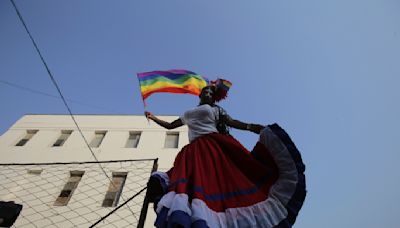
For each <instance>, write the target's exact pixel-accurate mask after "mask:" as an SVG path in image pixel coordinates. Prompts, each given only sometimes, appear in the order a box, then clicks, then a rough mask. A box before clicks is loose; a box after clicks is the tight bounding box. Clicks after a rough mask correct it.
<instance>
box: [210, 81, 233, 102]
mask: <svg viewBox="0 0 400 228" xmlns="http://www.w3.org/2000/svg"><path fill="white" fill-rule="evenodd" d="M209 85H211V86H215V88H216V90H215V94H214V99H215V101H217V102H218V101H220V100H222V99H225V98H226V97H227V95H228V90H229V89H230V88H231V86H232V83H231V82H230V81H228V80H225V79H221V78H218V79H217V80H215V81H210V83H209Z"/></svg>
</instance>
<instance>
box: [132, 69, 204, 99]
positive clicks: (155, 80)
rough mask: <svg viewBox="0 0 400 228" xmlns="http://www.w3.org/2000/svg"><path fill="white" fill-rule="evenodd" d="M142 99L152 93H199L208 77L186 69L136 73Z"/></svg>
mask: <svg viewBox="0 0 400 228" xmlns="http://www.w3.org/2000/svg"><path fill="white" fill-rule="evenodd" d="M137 76H138V79H139V84H140V90H141V92H142V97H143V101H144V100H145V99H146V98H148V97H149V96H150V95H151V94H153V93H161V92H166V93H189V94H193V95H200V92H201V89H202V88H203V87H205V86H207V84H208V79H206V78H205V77H202V76H200V75H198V74H196V73H194V72H191V71H188V70H168V71H151V72H144V73H138V74H137Z"/></svg>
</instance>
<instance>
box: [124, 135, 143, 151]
mask: <svg viewBox="0 0 400 228" xmlns="http://www.w3.org/2000/svg"><path fill="white" fill-rule="evenodd" d="M140 135H141V132H137V131H131V132H129V138H128V141H127V142H126V146H125V147H127V148H137V146H138V144H139V140H140Z"/></svg>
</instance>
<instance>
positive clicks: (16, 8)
mask: <svg viewBox="0 0 400 228" xmlns="http://www.w3.org/2000/svg"><path fill="white" fill-rule="evenodd" d="M10 1H11V3H12V5H13V6H14V9H15V11H16V13H17V15H18V17H19V20H20V21H21V23H22V25H23V26H24V28H25V31H26V32H27V33H28V35H29V38H30V39H31V41H32V43H33V46H34V47H35V49H36V52H37V53H38V55H39V57H40V59H41V60H42V63H43V65H44V66H45V68H46V71H47V73H48V75H49V77H50V80H51V81H52V83H53V85H54V86H55V87H56V89H57V91H58V93H59V95H60V97H61V99H62V101H63V103H64V105H65V107H66V108H67V110H68V113H69V115H70V116H71V118H72V120H73V122H74V124H75V126H76V128H77V129H78V131H79V133H80V134H81V136H82V138H83V140H84V141H85V144H86V146H87V147H88V148H89V150H90V152H91V154H92V156H93V158H94V159H95V160H96V162H98V164H99V166H100V168H101V170H102V171H103V173H104V175H105V176H106V177H107V178H108V179H109V180H110V183H111V184H112V185H113V186H114V187H116V186H115V185H114V183H113V181H112V180H111V178H110V177H109V176H108V175H107V173H106V171H105V170H104V169H103V167H102V166H101V165H100V163H99V160H98V159H97V157H96V155H95V154H94V152H93V150H92V148H91V147H90V145H89V143H88V141H87V140H86V138H85V136H84V135H83V132H82V130H81V128H80V127H79V125H78V122H77V121H76V119H75V117H74V115H73V114H72V111H71V109H70V107H69V105H68V103H67V101H66V99H65V97H64V95H63V94H62V92H61V89H60V87H59V86H58V84H57V82H56V80H55V79H54V77H53V74H52V73H51V71H50V68H49V67H48V65H47V63H46V61H45V60H44V58H43V56H42V53H41V52H40V50H39V48H38V46H37V44H36V42H35V40H34V39H33V36H32V35H31V33H30V32H29V29H28V27H27V26H26V24H25V21H24V19H23V18H22V15H21V13H20V12H19V10H18V7H17V5H16V4H15V2H14V0H10ZM121 198H122V195H121ZM122 199H123V200H124V201H125V199H124V198H122ZM127 206H128V208H129V210H130V211H131V213H132V215H133V216H135V215H134V213H133V211H132V209H131V208H130V207H129V205H127Z"/></svg>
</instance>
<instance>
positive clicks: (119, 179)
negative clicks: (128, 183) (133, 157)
mask: <svg viewBox="0 0 400 228" xmlns="http://www.w3.org/2000/svg"><path fill="white" fill-rule="evenodd" d="M127 175H128V173H127V172H113V174H112V180H111V182H110V185H109V186H108V190H107V193H106V196H105V197H104V200H103V205H102V206H103V207H115V206H117V205H118V200H119V197H120V196H121V193H122V188H123V187H124V184H125V180H126V176H127Z"/></svg>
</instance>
